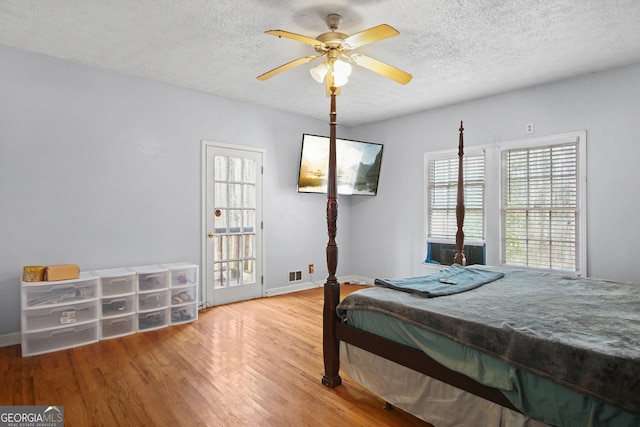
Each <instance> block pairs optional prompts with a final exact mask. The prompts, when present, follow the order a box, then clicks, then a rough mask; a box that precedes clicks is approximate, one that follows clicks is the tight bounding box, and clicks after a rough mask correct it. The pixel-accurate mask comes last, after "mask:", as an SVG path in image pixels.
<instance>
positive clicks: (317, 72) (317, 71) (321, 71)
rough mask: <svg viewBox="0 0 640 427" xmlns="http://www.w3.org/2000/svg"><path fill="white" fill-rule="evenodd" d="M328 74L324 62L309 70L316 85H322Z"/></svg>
mask: <svg viewBox="0 0 640 427" xmlns="http://www.w3.org/2000/svg"><path fill="white" fill-rule="evenodd" d="M328 72H329V64H328V63H326V62H323V63H322V64H318V65H316V66H315V67H313V68H312V69H310V70H309V73H311V77H313V79H314V80H315V81H317V82H318V83H322V82H323V81H324V77H325V76H326V75H327V73H328Z"/></svg>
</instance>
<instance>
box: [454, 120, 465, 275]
mask: <svg viewBox="0 0 640 427" xmlns="http://www.w3.org/2000/svg"><path fill="white" fill-rule="evenodd" d="M459 131H460V137H459V138H458V194H457V196H458V198H457V202H456V221H457V223H458V231H456V255H455V256H454V257H453V263H454V264H460V265H463V266H464V265H466V264H467V260H466V258H465V256H464V233H463V232H462V226H463V225H464V176H463V173H462V171H463V170H464V169H463V164H462V163H463V161H462V157H463V155H464V141H463V132H464V128H463V127H462V120H461V121H460V129H459Z"/></svg>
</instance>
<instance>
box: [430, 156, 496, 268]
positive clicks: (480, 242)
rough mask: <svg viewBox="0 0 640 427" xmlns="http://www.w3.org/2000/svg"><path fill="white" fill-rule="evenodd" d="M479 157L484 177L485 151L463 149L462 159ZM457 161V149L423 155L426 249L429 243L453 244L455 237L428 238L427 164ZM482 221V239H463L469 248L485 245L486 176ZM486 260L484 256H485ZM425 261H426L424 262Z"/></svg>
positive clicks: (485, 167)
mask: <svg viewBox="0 0 640 427" xmlns="http://www.w3.org/2000/svg"><path fill="white" fill-rule="evenodd" d="M479 155H483V156H484V173H485V175H486V171H487V164H486V158H487V154H486V151H485V149H484V148H483V147H471V148H466V147H465V152H464V158H467V157H472V156H479ZM454 158H455V160H456V161H457V159H458V149H457V148H455V149H449V150H441V151H431V152H425V153H424V179H423V182H424V184H425V191H424V198H425V200H424V209H425V210H424V219H425V221H424V234H423V235H424V236H425V239H426V240H425V241H426V245H427V248H428V246H429V243H439V244H455V235H454V236H453V237H452V238H442V237H430V236H429V219H430V218H429V213H430V206H429V188H430V186H429V183H430V180H429V178H430V168H429V164H430V162H432V161H437V160H452V159H454ZM483 186H484V189H483V199H484V201H483V203H484V206H483V221H482V235H483V238H481V239H469V238H466V237H465V242H464V244H465V245H469V246H483V247H484V245H485V241H486V227H485V218H486V215H487V213H486V212H487V211H486V208H487V202H486V176H485V177H484V178H483ZM425 258H426V259H428V254H427V256H425ZM485 259H486V256H485ZM425 261H426V260H425Z"/></svg>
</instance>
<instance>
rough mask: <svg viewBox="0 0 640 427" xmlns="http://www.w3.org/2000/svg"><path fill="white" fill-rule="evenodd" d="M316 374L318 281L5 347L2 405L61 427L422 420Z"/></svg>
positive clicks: (348, 383) (0, 366) (1, 351)
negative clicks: (35, 344) (72, 338)
mask: <svg viewBox="0 0 640 427" xmlns="http://www.w3.org/2000/svg"><path fill="white" fill-rule="evenodd" d="M358 288H359V287H358V286H355V285H343V286H342V291H343V294H346V293H349V292H352V291H354V290H356V289H358ZM322 373H323V361H322V289H321V288H319V289H312V290H308V291H303V292H297V293H292V294H287V295H281V296H276V297H270V298H262V299H257V300H251V301H245V302H240V303H235V304H228V305H224V306H217V307H213V308H209V309H207V310H203V311H201V312H200V313H199V319H198V320H197V321H196V322H193V323H189V324H185V325H179V326H172V327H168V328H163V329H159V330H156V331H148V332H143V333H137V334H134V335H130V336H127V337H122V338H116V339H112V340H105V341H100V342H98V343H96V344H91V345H87V346H82V347H77V348H74V349H69V350H62V351H58V352H54V353H48V354H43V355H38V356H31V357H26V358H23V357H21V355H20V346H19V345H16V346H11V347H4V348H0V384H1V387H0V405H61V406H64V410H65V425H66V426H68V427H69V426H81V427H86V426H268V427H270V426H273V427H276V426H277V427H281V426H329V427H331V426H429V424H428V423H426V422H423V421H421V420H419V419H417V418H415V417H413V416H411V415H409V414H407V413H405V412H403V411H401V410H399V409H393V410H391V411H389V410H385V409H384V408H383V406H384V402H383V401H382V400H381V399H379V398H378V397H376V396H374V395H372V394H371V393H369V392H368V391H367V390H365V389H363V388H362V387H361V386H360V385H358V384H356V383H355V382H353V381H352V380H350V379H349V378H348V377H346V376H343V385H341V386H339V387H336V388H334V389H329V388H326V387H325V386H323V385H322V384H321V377H322Z"/></svg>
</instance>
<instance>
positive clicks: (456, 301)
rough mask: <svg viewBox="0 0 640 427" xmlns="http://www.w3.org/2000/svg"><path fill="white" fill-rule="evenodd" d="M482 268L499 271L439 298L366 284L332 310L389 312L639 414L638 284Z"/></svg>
mask: <svg viewBox="0 0 640 427" xmlns="http://www.w3.org/2000/svg"><path fill="white" fill-rule="evenodd" d="M475 267H477V266H475ZM483 268H486V269H488V270H492V271H501V272H503V273H504V274H505V275H504V277H503V278H502V279H499V280H496V281H494V282H491V283H488V284H486V285H483V286H481V287H479V288H477V289H474V290H471V291H468V292H463V293H458V294H455V295H449V296H443V297H438V298H423V297H420V296H416V295H413V294H410V293H406V292H401V291H396V290H391V289H385V288H379V287H373V288H370V289H364V290H361V291H357V292H354V293H352V294H351V295H349V296H348V297H346V298H345V299H344V300H343V301H342V302H341V303H340V305H339V306H338V315H339V316H341V317H344V315H345V313H346V310H347V309H356V310H373V311H377V312H380V313H383V314H386V315H390V316H393V317H396V318H398V319H400V320H403V321H405V322H409V323H412V324H414V325H417V326H420V327H423V328H425V329H427V330H429V331H432V332H435V333H438V334H440V335H443V336H445V337H447V338H449V339H452V340H454V341H456V342H459V343H461V344H464V345H467V346H470V347H473V348H475V349H477V350H480V351H483V352H486V353H488V354H490V355H493V356H495V357H498V358H500V359H502V360H503V361H505V362H506V363H509V364H511V365H513V366H516V367H518V368H521V369H524V370H527V371H530V372H533V373H535V374H538V375H540V376H542V377H545V378H547V379H550V380H552V381H556V382H558V383H560V384H562V385H564V386H567V387H569V388H572V389H574V390H577V391H579V392H580V393H582V394H585V395H587V396H590V397H594V398H596V399H598V400H601V401H603V402H606V403H609V404H612V405H615V406H618V407H620V408H622V409H625V410H627V411H629V412H632V413H634V414H640V285H637V284H632V283H618V282H610V281H605V280H597V279H587V278H576V277H565V276H559V275H555V274H550V273H540V272H532V271H525V270H510V269H504V268H497V267H483Z"/></svg>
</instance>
